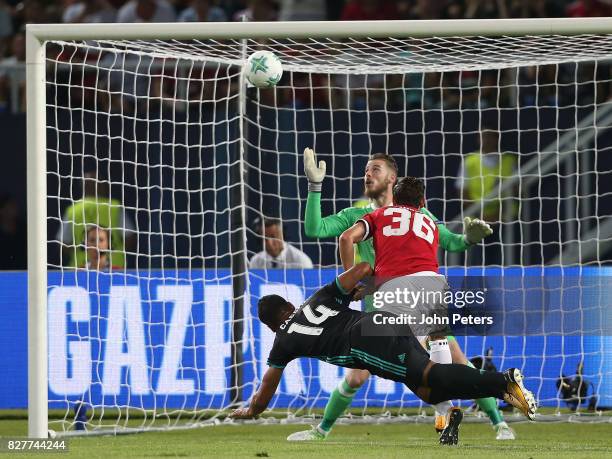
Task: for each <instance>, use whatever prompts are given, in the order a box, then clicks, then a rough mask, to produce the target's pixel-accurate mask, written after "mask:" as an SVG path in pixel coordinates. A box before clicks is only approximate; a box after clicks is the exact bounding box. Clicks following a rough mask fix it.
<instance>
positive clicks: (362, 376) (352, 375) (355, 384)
mask: <svg viewBox="0 0 612 459" xmlns="http://www.w3.org/2000/svg"><path fill="white" fill-rule="evenodd" d="M369 377H370V372H369V371H368V370H350V371H348V372H347V373H346V376H345V377H344V379H345V380H346V383H347V384H348V385H349V386H351V387H352V388H353V389H358V388H360V387H361V386H363V384H364V383H365V382H366V381H367V380H368V378H369Z"/></svg>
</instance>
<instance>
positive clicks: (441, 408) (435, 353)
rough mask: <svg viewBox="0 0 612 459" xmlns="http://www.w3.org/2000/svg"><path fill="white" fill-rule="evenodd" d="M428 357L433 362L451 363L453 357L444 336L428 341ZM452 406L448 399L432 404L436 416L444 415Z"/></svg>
mask: <svg viewBox="0 0 612 459" xmlns="http://www.w3.org/2000/svg"><path fill="white" fill-rule="evenodd" d="M429 358H430V359H431V360H432V361H433V362H436V363H442V364H445V365H446V364H449V363H453V357H452V356H451V352H450V347H449V346H448V340H447V339H446V338H444V339H438V340H435V341H430V342H429ZM452 407H453V403H452V402H451V401H450V400H447V401H445V402H440V403H438V404H436V405H434V408H435V410H436V416H446V413H447V412H448V410H449V409H451V408H452Z"/></svg>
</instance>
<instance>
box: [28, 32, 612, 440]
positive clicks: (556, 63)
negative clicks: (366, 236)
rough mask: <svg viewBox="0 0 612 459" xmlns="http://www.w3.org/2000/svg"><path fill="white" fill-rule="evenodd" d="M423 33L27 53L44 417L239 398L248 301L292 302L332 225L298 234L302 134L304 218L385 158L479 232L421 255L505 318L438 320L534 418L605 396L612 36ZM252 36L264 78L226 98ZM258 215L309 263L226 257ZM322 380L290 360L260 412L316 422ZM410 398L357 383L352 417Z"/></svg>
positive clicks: (343, 199)
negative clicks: (34, 75) (510, 385)
mask: <svg viewBox="0 0 612 459" xmlns="http://www.w3.org/2000/svg"><path fill="white" fill-rule="evenodd" d="M181 27H182V26H181ZM272 27H274V25H272ZM360 27H363V30H364V31H365V32H363V33H361V34H355V35H357V36H359V35H366V36H367V35H368V33H367V30H368V23H363V24H362V25H361V26H360ZM215 30H216V29H215ZM228 30H230V31H231V29H228ZM204 33H205V32H204ZM431 33H432V35H436V33H435V28H434V29H432V30H431ZM404 35H405V34H404ZM421 35H422V34H420V35H419V36H414V37H406V36H391V37H388V38H376V39H375V38H349V37H348V36H347V37H344V38H318V39H314V38H290V37H287V38H283V37H281V38H276V39H252V38H251V39H230V38H218V39H214V40H212V39H190V40H175V39H163V40H162V39H147V40H137V39H133V40H119V39H108V38H105V37H102V36H100V37H92V36H91V34H88V35H87V36H86V37H83V38H84V39H82V40H72V39H70V40H68V39H52V40H48V41H46V42H45V43H44V51H45V58H44V59H45V60H44V65H45V72H46V73H45V75H46V76H45V96H46V97H45V102H44V103H45V114H46V125H45V135H46V139H41V140H39V141H43V142H46V169H45V178H46V182H47V190H48V191H47V196H46V203H47V211H46V215H45V216H42V217H41V218H45V217H46V225H47V226H46V228H47V234H48V243H47V249H48V260H47V266H48V275H47V282H46V284H45V285H44V288H45V291H46V292H47V310H48V343H49V344H48V408H49V418H48V420H49V423H48V425H49V428H50V429H53V430H55V431H58V432H64V433H67V434H72V433H82V432H88V433H95V432H109V431H114V432H128V431H132V430H142V429H145V430H146V429H165V428H183V427H190V426H197V425H202V424H204V423H210V422H219V421H222V420H223V418H224V416H225V415H226V414H227V412H228V411H227V409H228V408H229V407H231V406H236V405H240V404H242V403H244V402H246V401H248V400H249V398H250V397H251V396H252V394H253V393H254V390H255V389H256V388H257V386H258V384H259V382H260V380H261V377H262V374H263V372H264V371H265V369H266V358H267V354H268V352H269V350H270V348H271V345H272V341H273V335H272V334H271V333H270V332H269V330H267V329H266V328H265V327H264V326H262V324H260V323H259V321H258V320H257V318H256V303H257V299H258V298H259V297H260V296H262V295H264V294H269V293H279V294H281V295H284V296H286V297H287V298H288V299H289V300H290V301H292V302H293V303H294V304H300V303H301V302H302V301H303V300H304V298H306V297H307V296H308V295H310V294H312V293H313V292H314V291H315V290H316V289H317V288H318V287H319V286H321V285H323V284H324V283H326V282H329V281H330V280H332V279H333V278H334V276H335V275H336V274H337V273H338V272H339V269H341V268H340V266H339V265H340V261H339V256H338V252H337V240H336V238H325V239H315V238H309V237H306V235H305V232H304V213H305V203H306V198H307V181H306V178H305V176H304V174H303V161H302V153H301V152H302V151H303V149H304V148H305V147H313V148H314V149H315V151H316V152H317V154H318V159H321V160H325V161H326V162H327V165H328V169H327V176H326V178H325V180H324V182H323V189H322V193H321V212H322V215H323V216H327V215H332V214H335V213H337V212H339V211H340V210H342V209H344V208H346V207H349V206H353V205H366V204H367V202H364V200H363V197H362V195H363V175H364V168H365V165H366V162H367V160H368V157H369V156H370V155H371V154H373V153H376V152H385V153H389V154H392V155H393V156H394V157H395V159H396V160H397V162H398V165H399V168H400V175H412V176H417V177H422V178H424V179H425V181H426V186H427V207H428V208H429V210H430V211H431V212H432V213H433V214H434V215H435V216H436V217H437V218H438V219H439V220H440V221H441V222H442V223H444V224H445V225H447V227H448V228H449V229H450V230H451V231H454V232H457V233H461V232H462V227H461V222H462V221H463V218H464V217H465V216H471V217H480V218H484V219H486V220H487V221H489V222H491V224H492V226H493V229H494V230H495V233H494V235H493V236H491V237H490V238H488V239H487V240H486V242H485V243H484V244H481V245H478V246H475V247H472V248H470V249H469V250H468V252H466V253H463V252H458V253H452V252H444V251H442V250H441V253H440V261H441V266H442V267H443V272H445V273H447V274H448V275H452V276H459V277H461V276H486V277H483V278H482V279H484V282H485V283H486V282H493V283H495V280H491V279H498V280H499V279H501V278H502V277H501V276H503V278H504V279H507V280H506V281H505V282H507V283H508V285H510V287H508V289H509V290H512V289H514V290H515V291H519V294H520V295H522V298H523V302H522V303H521V304H522V307H523V308H524V309H521V310H520V311H519V312H518V317H519V318H520V319H521V321H520V323H521V324H522V327H523V328H522V329H517V328H516V327H515V328H513V327H512V326H511V325H512V323H508V324H507V327H508V328H507V329H506V332H504V331H503V330H502V331H500V330H495V331H494V332H492V333H486V331H485V332H482V330H472V331H471V332H467V333H464V334H463V335H461V334H458V336H457V340H458V342H459V344H460V346H461V347H462V349H463V350H464V352H465V354H466V356H467V357H468V358H477V359H480V360H478V362H480V363H482V364H484V363H491V364H493V365H495V366H496V367H497V368H498V369H503V368H507V367H510V366H516V367H519V368H521V369H522V370H523V372H524V373H525V375H526V378H527V380H526V384H527V385H528V386H529V387H530V388H532V390H533V391H534V393H535V395H536V397H537V399H538V400H539V403H540V404H541V405H542V406H543V407H545V409H544V413H550V414H555V415H556V414H558V413H569V412H570V409H572V410H573V409H576V410H577V411H578V412H579V413H587V412H589V408H593V407H594V406H606V405H607V406H612V356H611V354H610V348H612V346H611V345H612V338H610V336H608V335H611V334H612V332H611V331H610V327H609V326H607V325H606V323H609V321H610V316H609V315H607V316H606V315H605V314H606V313H605V312H602V311H603V310H602V309H601V305H602V304H603V300H604V299H605V298H606V296H605V291H606V288H609V287H608V286H607V282H606V281H605V278H606V276H609V275H610V272H609V271H608V270H607V269H606V268H605V265H607V264H609V263H610V261H611V258H612V252H611V247H612V244H610V240H611V238H612V226H611V225H610V221H611V220H610V218H609V217H610V215H611V213H612V208H611V207H612V206H611V203H612V199H610V194H611V192H612V185H611V184H612V173H611V172H610V171H611V170H612V160H611V158H612V155H610V145H611V143H610V141H611V140H612V137H611V135H612V133H611V131H610V125H612V103H611V102H610V96H612V76H611V74H610V61H609V59H610V57H611V55H612V35H592V34H584V35H567V36H563V35H536V34H527V35H522V36H521V35H518V36H516V35H515V36H510V35H508V36H438V37H423V36H421ZM440 35H448V33H445V34H440ZM451 35H452V34H451ZM472 35H477V34H472ZM261 49H265V50H270V51H273V52H274V53H276V54H277V55H278V56H279V57H280V59H281V61H282V63H283V68H284V75H283V78H282V80H281V81H280V83H279V84H278V85H277V86H276V87H274V88H269V89H257V88H247V87H246V85H245V84H244V80H243V79H242V78H241V68H242V64H243V62H244V61H245V59H246V57H248V55H249V54H250V53H252V52H254V51H256V50H261ZM39 102H40V101H39ZM483 150H487V152H486V155H485V154H484V153H482V158H481V156H480V155H481V151H483ZM506 160H507V164H506ZM475 164H479V165H478V166H477V168H480V169H477V170H476V171H475V170H474V167H475V166H474V165H475ZM485 168H497V169H496V170H497V171H498V174H497V176H496V177H495V178H491V175H490V174H488V173H486V172H483V171H485ZM487 170H489V169H487ZM500 177H501V178H500ZM491 180H492V181H491ZM264 218H267V219H278V220H280V222H281V223H282V229H283V237H284V241H285V244H291V245H292V246H293V247H295V248H297V249H299V250H302V251H303V252H304V253H305V254H306V255H307V256H308V257H309V258H310V259H311V260H312V262H313V265H314V268H312V269H294V268H286V267H285V268H283V267H281V268H273V267H272V266H270V267H269V269H248V267H249V260H250V259H251V258H252V257H253V256H254V255H255V254H256V253H258V252H261V251H263V250H265V247H264V239H263V238H262V219H264ZM587 277H588V278H589V283H588V285H587V284H586V283H585V282H584V279H585V278H587ZM529 278H531V279H532V280H533V283H532V284H529V285H530V286H531V287H529V288H528V287H527V286H526V284H528V283H529V282H527V281H526V279H529ZM534 286H535V287H534ZM530 288H533V292H531V293H530V290H529V289H530ZM520 295H519V296H520ZM526 295H527V296H528V297H529V301H525V300H524V299H525V296H526ZM534 298H535V299H534ZM353 306H354V307H356V308H359V307H360V305H359V304H354V305H353ZM585 308H586V309H585ZM587 309H590V310H592V311H595V312H596V314H599V316H598V320H594V319H593V318H592V317H591V316H593V314H590V315H589V314H587V313H585V310H587ZM585 314H586V316H588V318H589V320H585V319H584V317H585ZM544 317H546V320H544ZM508 320H509V321H510V322H512V321H511V320H510V319H508ZM606 321H607V322H606ZM534 324H537V325H534ZM466 335H470V336H466ZM344 373H345V370H344V369H342V368H339V367H335V366H332V365H330V364H327V363H324V362H321V361H317V360H312V359H301V360H299V361H294V362H292V363H291V364H290V365H289V366H288V367H287V369H286V370H285V374H284V376H283V380H282V382H281V384H280V386H279V392H278V394H277V396H276V397H275V398H274V399H273V401H272V403H271V408H272V411H270V412H267V414H266V416H264V418H265V417H280V418H285V419H289V420H291V419H292V417H293V416H317V415H320V414H321V411H322V408H323V407H324V406H325V403H326V402H327V400H328V397H329V395H330V393H331V392H332V391H333V390H334V388H335V387H337V385H338V383H339V381H340V380H341V378H342V377H343V375H344ZM580 377H582V380H580ZM564 378H565V379H564ZM576 381H578V382H579V384H578V386H579V387H578V386H576ZM46 384H47V382H45V387H46ZM572 384H573V385H574V386H576V387H578V389H577V393H574V395H573V396H571V394H570V392H567V391H564V389H566V388H567V387H568V386H571V387H574V386H572ZM575 392H576V391H575ZM568 394H570V395H568ZM572 397H573V398H572ZM591 400H596V403H595V402H592V403H591V404H590V405H589V402H590V401H591ZM593 403H595V405H594V404H593ZM572 404H573V405H572ZM422 408H423V409H424V408H426V406H425V405H423V404H422V403H421V402H420V401H419V400H418V399H417V398H416V397H415V396H414V394H412V393H411V392H410V391H409V390H408V389H407V388H405V387H402V386H401V385H400V384H398V383H394V382H392V381H386V380H382V379H378V378H374V377H373V378H370V380H369V381H368V382H367V383H366V384H365V385H364V387H363V388H362V389H361V390H360V391H359V392H358V394H357V396H356V397H355V400H354V402H353V405H352V408H351V410H350V413H351V415H352V417H353V419H367V416H368V415H390V414H391V415H400V416H399V417H396V418H395V419H402V416H401V415H404V416H406V415H414V414H417V413H419V412H420V410H421V409H422ZM512 419H513V417H512V416H511V417H510V420H512ZM516 419H519V418H518V417H517V418H516Z"/></svg>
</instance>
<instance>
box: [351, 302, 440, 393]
mask: <svg viewBox="0 0 612 459" xmlns="http://www.w3.org/2000/svg"><path fill="white" fill-rule="evenodd" d="M375 314H377V313H368V314H365V315H364V316H363V317H362V318H361V319H359V321H358V322H356V323H355V324H354V325H353V326H352V327H351V333H350V336H351V340H350V342H351V357H352V358H353V362H354V366H355V367H356V368H362V369H364V370H368V371H369V372H370V373H372V374H374V375H377V376H380V377H382V378H385V379H391V380H393V381H397V382H401V383H402V384H406V385H407V386H408V387H409V388H410V390H411V391H413V392H416V389H417V387H419V386H420V385H421V382H422V380H423V372H424V371H425V367H426V366H427V364H428V363H429V354H428V353H427V351H426V350H425V349H423V346H421V343H419V341H418V339H417V338H416V337H415V336H414V335H412V334H407V333H406V331H405V329H403V327H402V328H401V329H396V330H394V329H393V327H389V328H388V329H387V328H386V329H385V331H386V332H387V333H386V334H384V336H378V335H380V333H377V334H374V333H371V331H372V327H376V326H377V325H376V324H375V323H373V318H374V315H375ZM373 335H374V336H373Z"/></svg>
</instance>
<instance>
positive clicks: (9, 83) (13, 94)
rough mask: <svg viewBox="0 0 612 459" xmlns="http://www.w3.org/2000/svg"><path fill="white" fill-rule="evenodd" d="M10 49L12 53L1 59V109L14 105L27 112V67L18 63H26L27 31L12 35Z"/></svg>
mask: <svg viewBox="0 0 612 459" xmlns="http://www.w3.org/2000/svg"><path fill="white" fill-rule="evenodd" d="M10 50H11V55H10V56H9V57H6V58H4V59H2V60H0V111H1V112H4V111H9V110H10V106H11V105H12V106H13V107H15V108H17V109H19V110H21V111H23V112H25V108H26V101H25V93H26V79H25V77H26V75H25V69H24V68H19V67H17V64H21V63H25V55H26V47H25V33H23V32H20V33H18V34H16V35H14V36H13V37H12V39H11V43H10ZM13 98H15V99H16V100H13Z"/></svg>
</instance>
